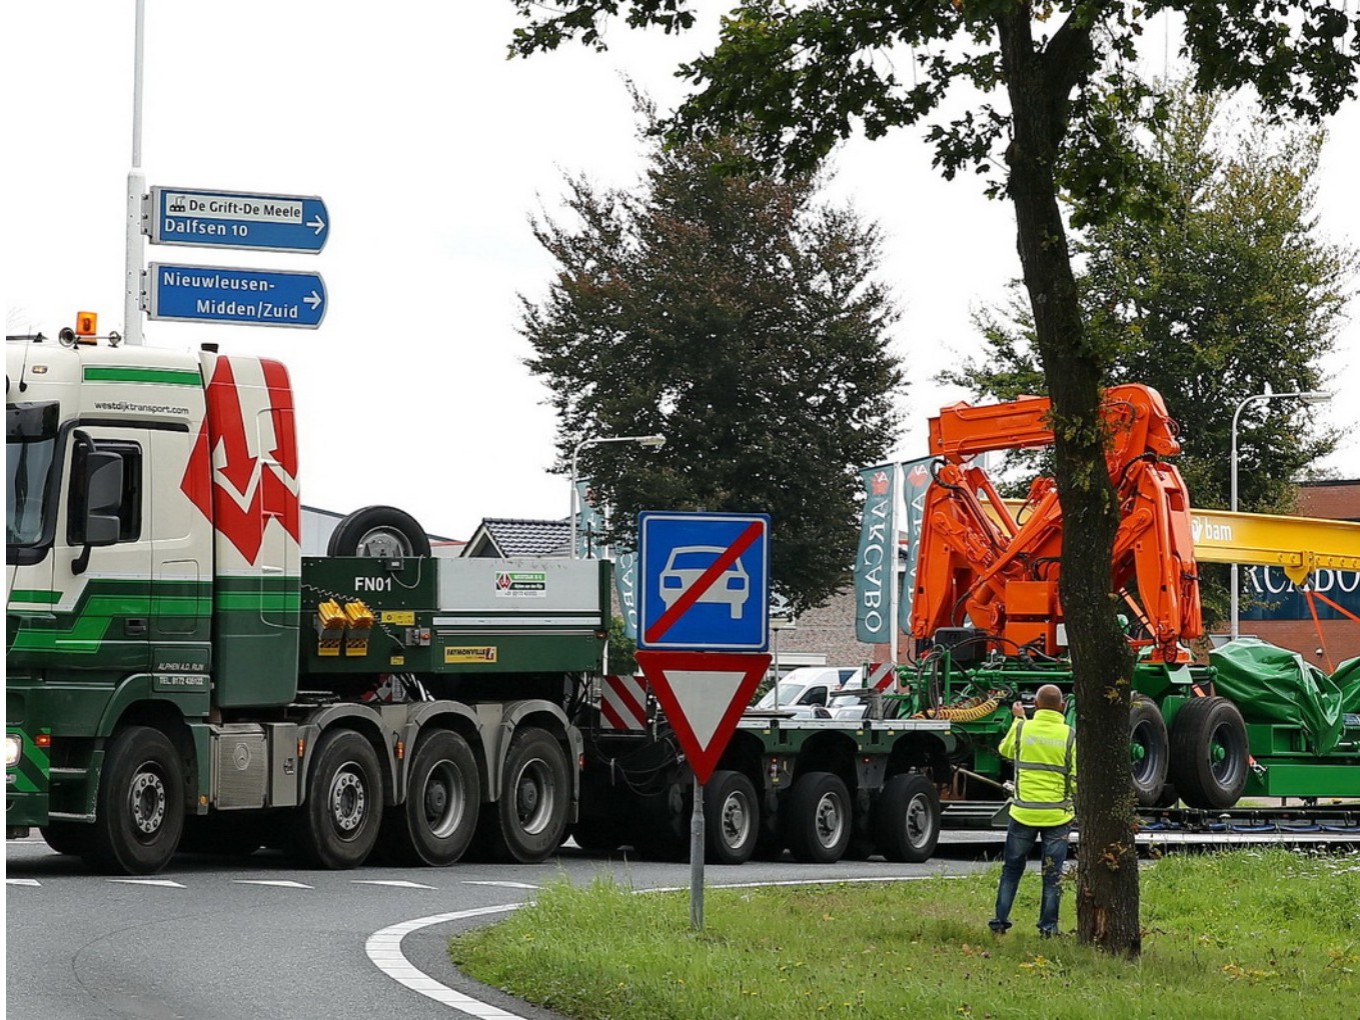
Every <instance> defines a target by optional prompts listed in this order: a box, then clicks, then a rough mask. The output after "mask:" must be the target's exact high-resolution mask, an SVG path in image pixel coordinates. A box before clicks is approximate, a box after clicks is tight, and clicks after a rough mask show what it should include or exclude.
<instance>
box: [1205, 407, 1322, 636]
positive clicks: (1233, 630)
mask: <svg viewBox="0 0 1360 1020" xmlns="http://www.w3.org/2000/svg"><path fill="white" fill-rule="evenodd" d="M1288 397H1292V398H1294V399H1296V400H1302V401H1303V402H1304V403H1305V404H1325V403H1326V402H1327V401H1329V400H1331V399H1332V395H1331V394H1330V393H1328V392H1326V391H1325V390H1305V391H1297V390H1296V391H1294V392H1292V393H1257V394H1255V395H1254V396H1250V397H1247V398H1246V399H1245V400H1243V401H1242V402H1241V403H1239V404H1238V405H1237V410H1235V411H1234V412H1233V416H1232V459H1231V482H1230V486H1231V493H1230V495H1229V499H1230V500H1231V506H1230V507H1229V509H1231V510H1232V512H1233V513H1237V420H1238V418H1239V417H1241V414H1242V411H1243V409H1245V408H1246V406H1247V405H1248V404H1253V403H1255V402H1257V401H1258V400H1284V399H1285V398H1288ZM1229 598H1230V600H1231V601H1230V606H1231V609H1230V611H1229V615H1230V620H1231V623H1230V629H1229V631H1228V636H1229V637H1230V638H1231V639H1232V640H1234V641H1236V640H1237V564H1236V563H1234V564H1233V565H1232V590H1231V591H1230V592H1229Z"/></svg>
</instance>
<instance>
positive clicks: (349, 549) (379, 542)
mask: <svg viewBox="0 0 1360 1020" xmlns="http://www.w3.org/2000/svg"><path fill="white" fill-rule="evenodd" d="M326 555H327V556H373V557H377V558H380V559H387V558H392V557H405V556H429V555H430V537H429V536H428V535H426V534H425V529H424V528H422V527H421V526H420V525H419V524H418V523H417V522H416V519H415V518H414V517H412V516H411V515H410V514H408V513H407V512H406V511H405V510H398V509H397V508H396V507H394V506H366V507H364V508H363V509H362V510H355V511H354V513H352V514H350V515H349V516H348V517H346V518H344V519H343V520H342V521H341V522H340V523H339V524H337V525H336V527H335V530H334V531H333V532H331V539H330V541H329V542H328V543H327V544H326Z"/></svg>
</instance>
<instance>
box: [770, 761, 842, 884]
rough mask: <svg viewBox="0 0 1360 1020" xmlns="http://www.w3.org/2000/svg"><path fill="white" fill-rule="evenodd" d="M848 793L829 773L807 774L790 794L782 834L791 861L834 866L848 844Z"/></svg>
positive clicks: (834, 776)
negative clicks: (790, 855) (787, 846)
mask: <svg viewBox="0 0 1360 1020" xmlns="http://www.w3.org/2000/svg"><path fill="white" fill-rule="evenodd" d="M850 810H851V809H850V791H849V790H848V789H846V786H845V783H844V782H843V781H842V780H841V778H840V777H839V776H837V775H835V774H834V773H831V772H809V773H807V774H806V775H804V776H801V777H800V778H799V779H798V781H797V782H796V783H794V784H793V789H792V790H791V791H790V792H789V803H788V812H789V814H788V821H787V823H786V824H787V828H786V829H785V830H784V835H785V838H786V840H787V842H788V845H789V851H790V852H791V853H792V854H793V857H794V860H798V861H802V862H803V863H805V864H833V863H835V862H836V861H838V860H840V859H841V856H842V855H843V854H844V853H845V848H846V846H847V845H848V844H849V843H850V828H851V825H850V819H851V816H850Z"/></svg>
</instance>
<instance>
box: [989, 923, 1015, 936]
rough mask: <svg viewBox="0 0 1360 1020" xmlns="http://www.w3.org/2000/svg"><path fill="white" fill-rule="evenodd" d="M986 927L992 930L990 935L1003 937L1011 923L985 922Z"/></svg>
mask: <svg viewBox="0 0 1360 1020" xmlns="http://www.w3.org/2000/svg"><path fill="white" fill-rule="evenodd" d="M987 927H988V928H990V929H992V934H993V935H1005V934H1006V932H1008V931H1010V928H1011V922H1010V921H988V922H987Z"/></svg>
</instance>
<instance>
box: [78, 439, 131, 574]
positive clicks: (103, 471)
mask: <svg viewBox="0 0 1360 1020" xmlns="http://www.w3.org/2000/svg"><path fill="white" fill-rule="evenodd" d="M84 468H85V471H84V473H85V477H84V488H85V506H84V508H83V510H82V515H81V525H80V533H81V538H82V541H83V542H84V548H82V549H81V551H80V555H79V556H77V557H76V558H75V559H74V560H72V561H71V571H72V572H73V573H76V574H83V573H85V568H86V567H88V566H89V563H90V550H91V549H93V548H94V547H95V546H104V545H113V544H114V543H116V542H117V541H118V534H119V531H120V530H121V528H122V524H121V522H120V521H119V519H118V511H119V510H121V509H122V505H123V458H122V457H121V456H119V455H118V454H116V453H109V452H105V451H100V450H91V451H90V452H89V453H88V454H86V456H85V465H84Z"/></svg>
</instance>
